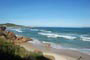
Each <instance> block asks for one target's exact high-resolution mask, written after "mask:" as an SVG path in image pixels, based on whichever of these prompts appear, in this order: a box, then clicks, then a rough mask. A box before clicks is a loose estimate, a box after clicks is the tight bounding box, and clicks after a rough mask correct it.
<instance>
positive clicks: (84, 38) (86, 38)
mask: <svg viewBox="0 0 90 60" xmlns="http://www.w3.org/2000/svg"><path fill="white" fill-rule="evenodd" d="M80 39H81V40H83V41H90V37H87V36H80Z"/></svg>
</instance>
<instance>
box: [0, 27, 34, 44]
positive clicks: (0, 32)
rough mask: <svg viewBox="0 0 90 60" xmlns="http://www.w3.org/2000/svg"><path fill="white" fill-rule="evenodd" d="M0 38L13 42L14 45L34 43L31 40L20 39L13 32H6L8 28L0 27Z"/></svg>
mask: <svg viewBox="0 0 90 60" xmlns="http://www.w3.org/2000/svg"><path fill="white" fill-rule="evenodd" d="M0 38H3V39H6V40H11V41H12V42H13V43H14V44H20V43H24V42H27V41H32V39H31V38H26V37H18V36H16V35H15V34H14V33H13V32H9V31H6V27H0Z"/></svg>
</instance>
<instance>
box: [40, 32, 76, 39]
mask: <svg viewBox="0 0 90 60" xmlns="http://www.w3.org/2000/svg"><path fill="white" fill-rule="evenodd" d="M38 34H40V35H44V36H47V37H51V38H61V37H62V38H65V39H76V38H77V37H74V36H70V35H60V34H55V33H44V32H39V33H38Z"/></svg>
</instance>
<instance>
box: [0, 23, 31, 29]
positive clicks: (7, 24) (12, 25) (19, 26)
mask: <svg viewBox="0 0 90 60" xmlns="http://www.w3.org/2000/svg"><path fill="white" fill-rule="evenodd" d="M0 26H5V27H16V28H22V27H23V28H30V27H28V26H23V25H17V24H13V23H5V24H0Z"/></svg>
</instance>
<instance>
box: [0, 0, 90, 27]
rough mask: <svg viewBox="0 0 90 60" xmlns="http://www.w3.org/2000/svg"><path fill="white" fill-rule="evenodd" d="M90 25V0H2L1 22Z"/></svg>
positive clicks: (38, 24)
mask: <svg viewBox="0 0 90 60" xmlns="http://www.w3.org/2000/svg"><path fill="white" fill-rule="evenodd" d="M2 23H15V24H19V25H26V26H42V27H90V0H0V24H2Z"/></svg>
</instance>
